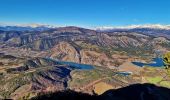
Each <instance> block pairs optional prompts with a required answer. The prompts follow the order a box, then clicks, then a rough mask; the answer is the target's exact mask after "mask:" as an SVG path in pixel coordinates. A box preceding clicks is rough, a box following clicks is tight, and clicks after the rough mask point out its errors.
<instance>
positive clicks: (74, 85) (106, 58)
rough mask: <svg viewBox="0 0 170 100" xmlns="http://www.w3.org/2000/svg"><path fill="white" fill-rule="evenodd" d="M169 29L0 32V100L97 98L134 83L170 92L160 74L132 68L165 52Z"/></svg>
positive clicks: (45, 28)
mask: <svg viewBox="0 0 170 100" xmlns="http://www.w3.org/2000/svg"><path fill="white" fill-rule="evenodd" d="M168 28H169V26H168V25H167V26H160V25H151V26H140V27H139V26H133V27H131V28H109V29H108V28H106V29H105V28H95V29H93V28H92V29H86V28H81V27H75V26H67V27H52V26H48V25H45V26H44V25H32V26H28V25H26V26H24V25H23V26H2V27H0V80H1V82H0V98H2V99H4V98H12V99H20V98H32V97H35V96H37V94H39V93H48V92H56V91H63V90H67V89H70V90H74V91H77V92H83V93H88V94H98V95H100V94H102V93H104V92H105V91H107V90H109V89H119V88H122V87H126V86H129V85H132V84H137V83H152V84H155V85H157V86H163V87H167V88H170V84H169V83H170V82H169V80H170V79H169V77H167V76H168V75H167V72H166V70H165V69H164V68H158V67H152V66H143V67H140V66H138V65H135V64H134V63H133V62H141V63H150V62H153V58H160V57H162V55H163V54H164V53H166V52H168V51H170V35H169V34H170V30H169V29H168ZM87 66H88V68H86V67H87ZM89 66H90V68H89ZM162 66H163V65H162ZM79 67H81V68H79ZM101 88H102V89H101ZM25 90H26V91H25Z"/></svg>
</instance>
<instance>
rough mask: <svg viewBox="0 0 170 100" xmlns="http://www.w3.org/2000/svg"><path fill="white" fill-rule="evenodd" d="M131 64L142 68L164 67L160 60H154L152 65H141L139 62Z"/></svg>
mask: <svg viewBox="0 0 170 100" xmlns="http://www.w3.org/2000/svg"><path fill="white" fill-rule="evenodd" d="M132 63H133V64H134V65H137V66H139V67H143V66H151V67H164V63H163V59H162V58H154V59H153V62H152V63H141V62H132Z"/></svg>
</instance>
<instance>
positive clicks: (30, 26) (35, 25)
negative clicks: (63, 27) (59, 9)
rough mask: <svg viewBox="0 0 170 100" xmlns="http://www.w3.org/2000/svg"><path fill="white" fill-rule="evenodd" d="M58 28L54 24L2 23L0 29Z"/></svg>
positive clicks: (30, 29)
mask: <svg viewBox="0 0 170 100" xmlns="http://www.w3.org/2000/svg"><path fill="white" fill-rule="evenodd" d="M53 28H56V26H52V25H43V24H17V25H6V24H1V25H0V30H2V31H44V30H49V29H53Z"/></svg>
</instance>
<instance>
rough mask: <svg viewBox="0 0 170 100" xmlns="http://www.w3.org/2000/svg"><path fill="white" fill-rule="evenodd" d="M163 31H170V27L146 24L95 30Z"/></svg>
mask: <svg viewBox="0 0 170 100" xmlns="http://www.w3.org/2000/svg"><path fill="white" fill-rule="evenodd" d="M143 28H144V29H161V30H170V25H161V24H146V25H130V26H115V27H114V26H113V27H112V26H103V27H96V28H95V30H98V31H108V30H118V29H120V30H121V29H122V30H123V29H124V30H130V29H143Z"/></svg>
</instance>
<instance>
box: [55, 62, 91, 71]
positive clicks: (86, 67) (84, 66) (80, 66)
mask: <svg viewBox="0 0 170 100" xmlns="http://www.w3.org/2000/svg"><path fill="white" fill-rule="evenodd" d="M57 63H59V64H64V65H69V66H70V67H71V68H73V69H81V70H92V69H94V67H93V66H92V65H87V64H79V63H75V62H66V61H57Z"/></svg>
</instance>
